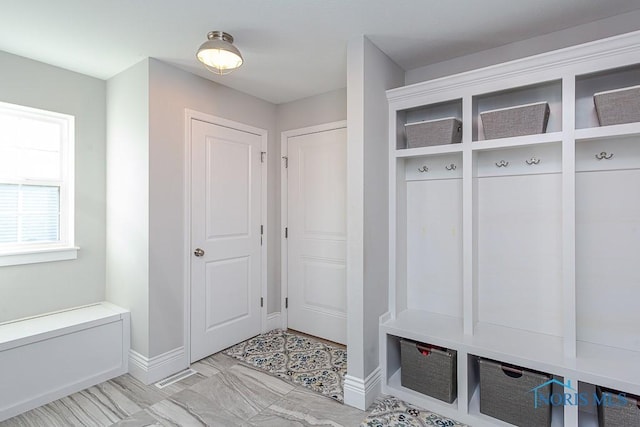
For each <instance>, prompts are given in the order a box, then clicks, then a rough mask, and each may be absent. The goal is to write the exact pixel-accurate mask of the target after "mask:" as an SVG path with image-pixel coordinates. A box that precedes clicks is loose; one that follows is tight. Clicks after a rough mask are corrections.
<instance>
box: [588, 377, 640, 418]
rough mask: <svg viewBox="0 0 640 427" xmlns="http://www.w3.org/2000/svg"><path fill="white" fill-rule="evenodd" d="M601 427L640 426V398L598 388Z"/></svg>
mask: <svg viewBox="0 0 640 427" xmlns="http://www.w3.org/2000/svg"><path fill="white" fill-rule="evenodd" d="M596 395H597V397H598V400H597V407H598V425H599V426H600V427H619V426H640V397H638V396H635V395H632V394H629V393H625V392H621V391H618V390H612V389H608V388H604V387H596Z"/></svg>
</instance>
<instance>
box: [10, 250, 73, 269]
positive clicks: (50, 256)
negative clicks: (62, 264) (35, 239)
mask: <svg viewBox="0 0 640 427" xmlns="http://www.w3.org/2000/svg"><path fill="white" fill-rule="evenodd" d="M78 249H80V248H78V247H76V246H73V247H43V248H38V249H28V250H22V251H17V250H16V251H11V252H4V253H0V267H5V266H9V265H23V264H35V263H38V262H51V261H67V260H70V259H77V258H78Z"/></svg>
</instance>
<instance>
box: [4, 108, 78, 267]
mask: <svg viewBox="0 0 640 427" xmlns="http://www.w3.org/2000/svg"><path fill="white" fill-rule="evenodd" d="M73 153H74V118H73V117H72V116H69V115H65V114H59V113H53V112H49V111H43V110H36V109H34V108H27V107H21V106H18V105H12V104H6V103H0V266H5V265H15V264H27V263H33V262H45V261H59V260H64V259H74V258H76V257H77V248H75V247H74V240H73V237H74V236H73V231H74V230H73V217H74V215H73V206H74V205H73V165H74V159H73Z"/></svg>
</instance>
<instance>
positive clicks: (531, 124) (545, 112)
mask: <svg viewBox="0 0 640 427" xmlns="http://www.w3.org/2000/svg"><path fill="white" fill-rule="evenodd" d="M549 112H550V110H549V104H548V103H546V102H537V103H535V104H526V105H519V106H516V107H510V108H500V109H497V110H490V111H484V112H482V113H480V118H481V119H482V127H483V128H484V138H485V139H496V138H508V137H511V136H522V135H533V134H537V133H545V132H546V131H547V123H548V121H549Z"/></svg>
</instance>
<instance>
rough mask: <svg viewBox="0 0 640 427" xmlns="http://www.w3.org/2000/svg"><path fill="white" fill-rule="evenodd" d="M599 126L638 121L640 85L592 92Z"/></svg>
mask: <svg viewBox="0 0 640 427" xmlns="http://www.w3.org/2000/svg"><path fill="white" fill-rule="evenodd" d="M593 103H594V104H595V106H596V113H597V114H598V122H600V126H609V125H619V124H622V123H633V122H640V86H631V87H625V88H621V89H614V90H607V91H604V92H598V93H595V94H593Z"/></svg>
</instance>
